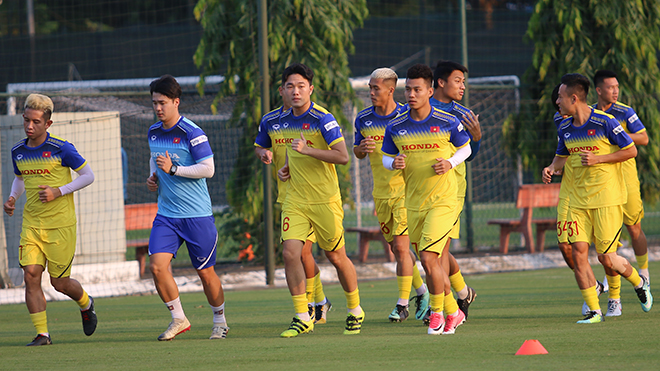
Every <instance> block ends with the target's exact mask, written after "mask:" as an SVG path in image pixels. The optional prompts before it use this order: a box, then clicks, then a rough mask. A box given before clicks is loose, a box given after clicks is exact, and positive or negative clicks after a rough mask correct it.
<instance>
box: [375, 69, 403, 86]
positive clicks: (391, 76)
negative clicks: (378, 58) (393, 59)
mask: <svg viewBox="0 0 660 371" xmlns="http://www.w3.org/2000/svg"><path fill="white" fill-rule="evenodd" d="M371 78H372V79H383V81H391V82H393V83H394V86H396V82H397V80H398V79H399V76H398V75H397V74H396V72H394V70H393V69H391V68H377V69H375V70H374V72H372V73H371Z"/></svg>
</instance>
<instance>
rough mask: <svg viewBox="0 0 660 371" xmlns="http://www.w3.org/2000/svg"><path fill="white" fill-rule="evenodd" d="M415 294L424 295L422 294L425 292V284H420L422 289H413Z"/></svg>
mask: <svg viewBox="0 0 660 371" xmlns="http://www.w3.org/2000/svg"><path fill="white" fill-rule="evenodd" d="M415 292H416V293H417V295H424V293H425V292H426V284H422V287H420V288H418V289H415Z"/></svg>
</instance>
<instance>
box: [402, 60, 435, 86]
mask: <svg viewBox="0 0 660 371" xmlns="http://www.w3.org/2000/svg"><path fill="white" fill-rule="evenodd" d="M406 78H407V79H424V81H426V83H427V84H428V85H429V87H431V86H432V85H433V70H431V67H429V66H427V65H425V64H421V63H418V64H416V65H414V66H412V67H410V68H408V72H406Z"/></svg>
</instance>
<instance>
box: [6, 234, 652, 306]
mask: <svg viewBox="0 0 660 371" xmlns="http://www.w3.org/2000/svg"><path fill="white" fill-rule="evenodd" d="M648 249H649V261H658V260H660V246H653V247H649V248H648ZM618 252H619V254H620V255H622V256H623V257H625V258H626V259H628V260H629V261H631V262H633V264H634V265H636V264H635V263H634V262H635V256H634V253H633V250H632V248H631V247H626V246H624V247H621V248H619V250H618ZM456 260H457V261H458V264H459V265H460V267H461V272H462V273H463V274H465V275H470V274H483V273H499V272H514V271H525V270H538V269H548V268H560V267H565V266H566V263H564V259H563V258H562V256H561V253H560V252H559V250H549V251H545V252H541V253H534V254H527V253H521V254H506V255H505V254H487V255H480V256H466V257H457V258H456ZM589 261H590V263H591V264H592V265H595V264H598V259H597V257H596V253H595V251H593V249H592V250H590V255H589ZM417 264H418V266H419V268H420V272H422V275H424V270H423V269H422V267H421V265H420V263H419V262H417ZM319 269H320V271H321V280H322V281H323V283H324V284H336V283H339V279H338V278H337V273H336V271H335V269H334V267H333V266H332V265H331V264H329V263H322V264H319ZM355 269H356V271H357V276H358V280H359V281H369V280H384V279H392V278H395V277H396V263H390V262H387V263H366V264H359V263H355ZM218 274H219V275H220V279H221V280H222V286H223V288H224V289H225V290H253V289H267V288H271V287H286V279H285V276H284V268H279V269H276V270H275V283H274V285H273V286H268V285H266V274H265V272H264V271H263V270H247V269H246V270H245V271H238V272H235V271H232V272H223V271H221V270H218ZM72 277H73V278H76V277H75V275H72ZM174 279H175V281H176V283H177V285H178V287H179V291H180V292H202V291H203V287H202V283H201V281H200V279H199V277H198V276H197V275H195V274H188V275H184V276H176V277H174ZM83 281H84V280H83ZM84 285H85V290H87V292H88V293H89V295H91V296H93V297H97V298H101V297H114V296H127V295H155V294H157V292H156V288H155V286H154V283H153V280H152V279H151V278H149V279H140V280H134V281H122V282H95V283H84ZM43 287H44V295H45V296H46V299H47V300H48V301H59V300H67V299H68V297H66V296H64V295H63V294H61V293H59V292H57V291H55V290H54V289H53V288H52V287H51V286H50V284H47V285H43ZM24 302H25V289H24V288H22V287H17V288H11V289H4V290H0V305H2V304H20V303H24Z"/></svg>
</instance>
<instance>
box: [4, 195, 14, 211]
mask: <svg viewBox="0 0 660 371" xmlns="http://www.w3.org/2000/svg"><path fill="white" fill-rule="evenodd" d="M15 204H16V199H14V197H12V196H9V198H8V199H7V202H5V204H4V205H2V207H3V208H4V209H5V213H7V215H9V216H13V215H14V210H15V209H16V206H14V205H15Z"/></svg>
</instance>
